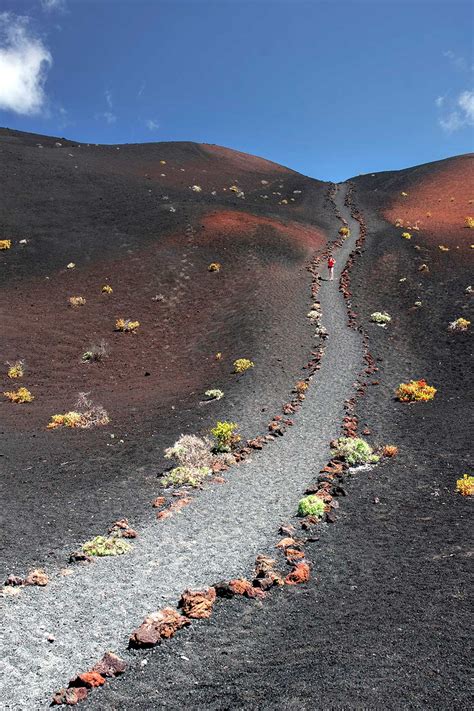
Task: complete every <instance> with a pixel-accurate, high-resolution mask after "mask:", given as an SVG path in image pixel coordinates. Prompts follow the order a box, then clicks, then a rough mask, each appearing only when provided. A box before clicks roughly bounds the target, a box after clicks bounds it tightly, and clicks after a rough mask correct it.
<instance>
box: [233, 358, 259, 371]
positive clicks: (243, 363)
mask: <svg viewBox="0 0 474 711" xmlns="http://www.w3.org/2000/svg"><path fill="white" fill-rule="evenodd" d="M254 365H255V363H253V362H252V361H251V360H249V359H248V358H237V360H234V373H245V371H246V370H248V369H249V368H253V367H254Z"/></svg>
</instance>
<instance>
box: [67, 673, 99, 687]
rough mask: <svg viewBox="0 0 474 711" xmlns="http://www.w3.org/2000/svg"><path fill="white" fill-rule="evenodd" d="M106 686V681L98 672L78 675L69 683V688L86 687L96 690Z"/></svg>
mask: <svg viewBox="0 0 474 711" xmlns="http://www.w3.org/2000/svg"><path fill="white" fill-rule="evenodd" d="M102 684H105V679H104V677H103V676H102V674H99V672H96V671H89V672H84V673H83V674H78V675H77V676H76V677H74V679H71V681H70V682H69V688H73V687H81V686H85V687H86V688H87V689H94V688H96V687H98V686H102Z"/></svg>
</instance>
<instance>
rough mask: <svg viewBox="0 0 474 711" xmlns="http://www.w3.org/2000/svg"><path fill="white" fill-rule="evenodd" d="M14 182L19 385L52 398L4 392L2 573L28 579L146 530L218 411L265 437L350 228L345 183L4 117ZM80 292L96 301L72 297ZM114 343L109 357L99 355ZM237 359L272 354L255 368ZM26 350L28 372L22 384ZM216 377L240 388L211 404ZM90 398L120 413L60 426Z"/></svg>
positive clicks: (1, 168) (9, 280)
mask: <svg viewBox="0 0 474 711" xmlns="http://www.w3.org/2000/svg"><path fill="white" fill-rule="evenodd" d="M0 180H1V184H2V186H3V190H2V201H1V205H0V239H1V240H11V248H10V249H6V250H3V251H0V294H1V300H0V319H1V325H2V339H1V343H0V364H1V366H0V371H1V373H0V379H1V382H0V385H1V390H2V392H4V391H11V390H16V389H17V387H18V386H20V385H21V386H25V387H27V388H28V389H29V390H30V391H31V393H32V394H33V396H34V398H35V399H34V400H33V402H31V403H25V404H21V405H17V404H12V403H10V402H8V401H7V399H6V398H5V397H3V396H2V397H1V402H0V421H1V431H0V437H1V440H0V455H1V456H0V468H1V481H2V500H3V502H4V505H3V514H2V518H3V520H2V526H3V535H2V541H3V545H4V551H3V555H2V559H3V563H2V571H3V572H5V573H6V572H15V573H20V574H21V573H22V572H24V570H25V566H29V565H34V564H45V563H46V564H48V563H50V562H53V561H56V560H59V559H61V560H62V559H63V557H64V555H66V554H67V553H68V552H69V551H70V550H71V548H74V547H76V546H77V544H78V543H80V542H81V541H83V540H85V539H87V538H90V537H91V535H95V534H99V533H103V532H104V530H106V528H107V527H108V526H109V525H110V523H111V522H112V521H114V520H116V519H117V518H120V517H122V516H128V517H129V518H130V519H131V520H132V521H133V523H134V524H135V525H139V517H140V514H141V513H144V512H145V510H146V511H147V515H148V507H149V505H150V500H151V499H152V498H153V497H154V496H155V495H156V494H157V493H159V492H157V488H158V479H157V474H158V473H159V472H160V471H162V470H163V467H164V464H165V461H164V460H163V458H162V453H163V449H164V448H165V447H167V446H170V445H171V444H172V443H173V442H174V441H175V440H176V439H177V438H178V436H179V435H180V433H182V432H196V433H205V432H206V431H208V429H209V427H210V426H211V425H212V424H213V423H215V421H216V420H217V419H228V420H234V421H236V422H238V424H239V425H240V431H241V434H242V436H244V437H248V436H255V435H256V434H258V433H260V432H263V431H265V429H266V426H267V424H268V421H269V420H270V419H271V418H272V417H273V415H274V414H277V413H278V412H280V411H281V406H282V404H283V403H285V402H287V401H288V399H289V393H290V391H291V389H292V387H293V385H294V383H295V382H296V381H297V380H298V379H300V378H301V377H302V376H303V375H304V374H305V372H307V371H305V370H304V368H305V367H306V365H307V363H308V360H309V359H310V357H311V356H310V352H311V349H312V347H313V346H314V341H313V329H312V328H311V326H310V324H309V321H308V319H307V318H306V314H307V311H308V307H309V304H310V286H311V275H310V273H309V272H308V270H307V266H308V264H309V262H310V260H311V259H312V258H313V257H314V256H315V255H316V254H318V253H320V252H321V250H323V249H324V248H325V246H326V244H327V240H328V239H329V238H330V237H336V236H337V228H338V227H339V224H340V223H338V222H337V220H336V218H335V216H334V212H333V209H332V207H331V204H330V203H329V201H328V199H327V194H328V189H329V187H330V186H329V184H327V183H322V182H320V181H317V180H312V179H310V178H306V177H304V176H302V175H300V174H298V173H295V172H294V171H291V170H289V169H287V168H284V167H282V166H279V165H276V164H274V163H271V162H269V161H266V160H263V159H261V158H257V157H254V156H249V155H246V154H243V153H238V152H236V151H232V150H229V149H225V148H220V147H218V146H209V145H199V144H195V143H161V144H160V143H157V144H145V145H121V146H95V145H87V144H78V143H76V142H72V141H68V140H65V139H62V138H61V139H57V138H51V137H45V136H37V135H32V134H25V133H19V132H15V131H10V130H7V129H0ZM213 262H215V263H218V264H220V265H221V266H220V270H219V271H217V272H211V271H209V270H208V267H209V265H210V264H211V263H213ZM68 265H69V268H68ZM70 265H74V266H70ZM105 285H110V286H111V287H112V289H113V292H112V293H109V294H108V293H103V292H102V287H103V286H105ZM74 296H80V297H83V299H85V303H84V304H83V305H80V306H77V307H72V306H70V305H69V302H68V300H69V298H70V297H74ZM120 318H124V319H131V320H132V321H139V322H140V326H139V328H138V330H137V333H136V334H131V333H120V332H115V331H114V326H115V322H116V320H117V319H120ZM103 340H104V341H105V342H106V344H107V353H108V357H106V358H105V359H104V360H103V362H101V363H84V362H82V360H81V359H82V355H83V354H84V353H85V352H86V351H88V350H90V348H91V346H94V345H99V344H100V343H101V341H103ZM218 353H220V354H221V357H220V358H216V355H217V354H218ZM237 358H249V359H250V360H252V361H253V362H254V363H255V367H254V368H253V369H252V370H250V371H248V372H247V373H245V374H243V375H241V376H236V375H235V374H233V373H232V371H233V365H232V364H233V361H234V360H235V359H237ZM17 360H23V361H24V362H25V374H24V377H23V378H22V379H21V380H11V379H9V378H8V377H7V370H8V366H7V365H6V363H7V362H9V363H14V362H15V361H17ZM209 388H219V389H221V390H223V391H224V393H225V397H224V398H223V399H222V400H220V401H219V402H213V403H210V404H206V405H203V404H202V401H203V400H205V396H204V392H205V391H206V390H207V389H209ZM79 392H87V393H89V397H90V398H91V399H92V400H93V401H94V402H95V403H97V404H100V405H102V406H103V407H105V409H106V411H107V412H108V414H109V417H110V424H109V425H107V426H105V427H97V428H95V429H88V430H47V424H48V422H49V421H50V419H51V417H52V415H54V414H58V413H64V412H67V411H69V410H71V409H73V408H74V404H75V401H76V399H77V396H78V393H79ZM19 529H21V534H22V535H19Z"/></svg>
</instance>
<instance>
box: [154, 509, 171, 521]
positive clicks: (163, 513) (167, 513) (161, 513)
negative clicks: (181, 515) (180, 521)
mask: <svg viewBox="0 0 474 711" xmlns="http://www.w3.org/2000/svg"><path fill="white" fill-rule="evenodd" d="M172 515H173V512H172V511H170V510H169V509H162V511H158V513H157V514H156V518H157V519H164V518H171V516H172Z"/></svg>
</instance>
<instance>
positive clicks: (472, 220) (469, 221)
mask: <svg viewBox="0 0 474 711" xmlns="http://www.w3.org/2000/svg"><path fill="white" fill-rule="evenodd" d="M464 227H469V228H470V229H471V230H472V229H474V217H466V219H465V220H464Z"/></svg>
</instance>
